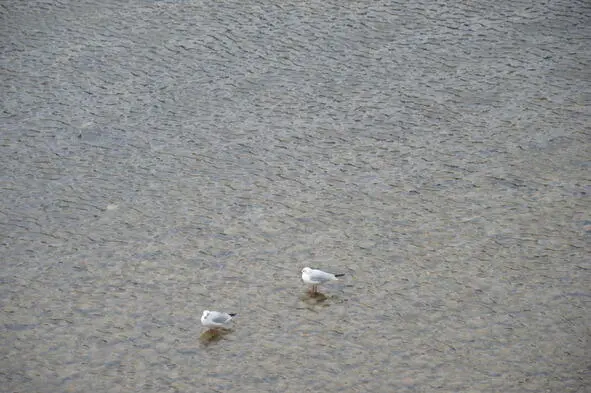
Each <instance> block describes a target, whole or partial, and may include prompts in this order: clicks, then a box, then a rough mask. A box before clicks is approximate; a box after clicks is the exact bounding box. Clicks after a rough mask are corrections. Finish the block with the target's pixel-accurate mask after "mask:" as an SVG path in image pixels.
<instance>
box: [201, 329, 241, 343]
mask: <svg viewBox="0 0 591 393" xmlns="http://www.w3.org/2000/svg"><path fill="white" fill-rule="evenodd" d="M232 332H233V329H224V328H218V329H209V330H207V331H205V332H203V333H202V334H201V335H200V336H199V341H200V342H201V343H202V344H204V345H209V344H213V343H215V342H218V341H220V340H222V339H223V338H224V337H225V336H227V335H228V334H230V333H232Z"/></svg>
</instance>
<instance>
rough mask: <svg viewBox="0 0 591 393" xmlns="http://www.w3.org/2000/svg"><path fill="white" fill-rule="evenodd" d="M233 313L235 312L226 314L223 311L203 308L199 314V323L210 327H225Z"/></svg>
mask: <svg viewBox="0 0 591 393" xmlns="http://www.w3.org/2000/svg"><path fill="white" fill-rule="evenodd" d="M235 315H236V314H226V313H225V312H218V311H209V310H205V311H203V315H202V316H201V324H202V325H203V326H205V327H208V328H210V329H217V328H221V327H226V326H228V325H229V323H230V321H231V320H232V317H233V316H235Z"/></svg>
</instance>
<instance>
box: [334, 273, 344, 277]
mask: <svg viewBox="0 0 591 393" xmlns="http://www.w3.org/2000/svg"><path fill="white" fill-rule="evenodd" d="M344 275H345V273H340V274H335V275H334V276H335V277H343V276H344Z"/></svg>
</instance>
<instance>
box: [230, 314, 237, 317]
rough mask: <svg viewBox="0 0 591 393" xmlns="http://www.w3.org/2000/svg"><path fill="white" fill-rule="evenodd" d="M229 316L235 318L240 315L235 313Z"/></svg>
mask: <svg viewBox="0 0 591 393" xmlns="http://www.w3.org/2000/svg"><path fill="white" fill-rule="evenodd" d="M228 315H229V316H231V317H235V316H236V315H238V314H236V313H233V314H228Z"/></svg>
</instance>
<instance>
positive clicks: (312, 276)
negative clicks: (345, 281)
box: [302, 267, 345, 293]
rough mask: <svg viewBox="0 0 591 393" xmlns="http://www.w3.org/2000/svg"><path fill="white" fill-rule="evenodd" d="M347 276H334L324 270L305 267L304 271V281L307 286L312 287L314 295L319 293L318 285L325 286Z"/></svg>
mask: <svg viewBox="0 0 591 393" xmlns="http://www.w3.org/2000/svg"><path fill="white" fill-rule="evenodd" d="M344 275H345V274H344V273H343V274H332V273H327V272H324V271H322V270H318V269H312V268H309V267H305V268H303V269H302V280H303V281H304V282H305V283H306V284H310V285H312V293H317V292H318V285H319V284H324V283H325V282H327V281H334V280H338V278H337V277H342V276H344Z"/></svg>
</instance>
